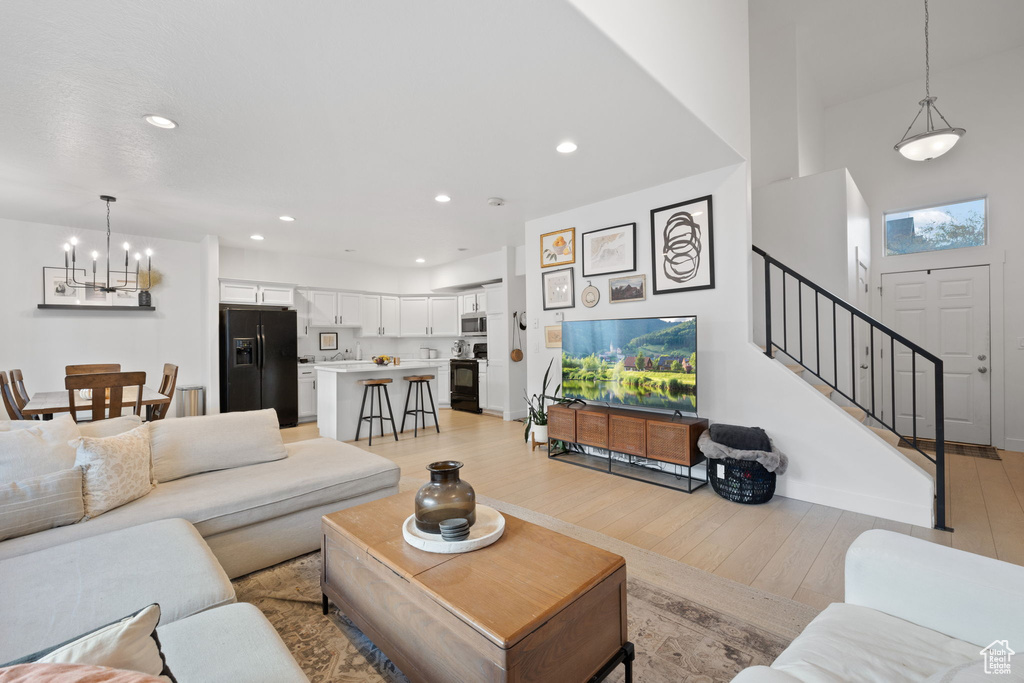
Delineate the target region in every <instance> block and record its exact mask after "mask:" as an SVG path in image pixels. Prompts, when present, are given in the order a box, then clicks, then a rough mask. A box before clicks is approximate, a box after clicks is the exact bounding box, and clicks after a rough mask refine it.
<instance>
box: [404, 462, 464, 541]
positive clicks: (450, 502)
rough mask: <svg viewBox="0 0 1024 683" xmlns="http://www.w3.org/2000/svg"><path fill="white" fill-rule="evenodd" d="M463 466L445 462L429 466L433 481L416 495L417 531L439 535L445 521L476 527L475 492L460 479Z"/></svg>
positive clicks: (459, 463)
mask: <svg viewBox="0 0 1024 683" xmlns="http://www.w3.org/2000/svg"><path fill="white" fill-rule="evenodd" d="M460 469H462V463H461V462H457V461H455V460H442V461H440V462H432V463H430V464H429V465H427V470H428V471H429V472H430V481H428V482H427V483H426V484H424V485H423V486H421V487H420V490H419V491H417V492H416V511H415V514H414V517H415V518H416V528H417V529H419V530H420V531H425V532H427V533H429V534H440V533H441V527H440V524H441V522H443V521H444V520H446V519H455V518H457V517H461V518H463V519H465V520H466V521H467V522H469V526H470V527H472V526H473V525H474V524H476V492H475V491H473V487H472V486H470V485H469V484H468V483H467V482H465V481H463V480H462V479H460V478H459V470H460Z"/></svg>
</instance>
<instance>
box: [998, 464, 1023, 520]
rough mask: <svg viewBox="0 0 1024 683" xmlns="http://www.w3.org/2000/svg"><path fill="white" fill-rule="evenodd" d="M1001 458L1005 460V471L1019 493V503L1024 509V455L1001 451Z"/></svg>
mask: <svg viewBox="0 0 1024 683" xmlns="http://www.w3.org/2000/svg"><path fill="white" fill-rule="evenodd" d="M999 456H1000V457H1001V458H1002V459H1003V470H1004V471H1005V472H1006V476H1007V478H1008V479H1009V480H1010V485H1011V486H1013V490H1014V491H1015V492H1016V493H1017V501H1018V502H1019V503H1020V504H1021V507H1024V453H1017V452H1014V451H999Z"/></svg>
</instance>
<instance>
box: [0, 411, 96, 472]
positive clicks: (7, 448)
mask: <svg viewBox="0 0 1024 683" xmlns="http://www.w3.org/2000/svg"><path fill="white" fill-rule="evenodd" d="M7 426H8V427H9V431H0V482H11V481H22V480H24V479H31V478H32V477H38V476H39V475H41V474H49V473H50V472H59V471H60V470H68V469H71V468H72V467H74V466H75V449H74V447H73V446H70V445H68V442H69V441H73V440H74V439H77V438H78V437H79V436H80V435H81V434H80V432H79V431H78V425H77V424H75V421H74V420H72V419H71V416H70V415H60V416H58V417H55V418H54V419H52V420H41V421H35V420H32V421H21V422H8V423H7Z"/></svg>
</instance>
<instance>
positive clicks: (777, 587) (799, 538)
mask: <svg viewBox="0 0 1024 683" xmlns="http://www.w3.org/2000/svg"><path fill="white" fill-rule="evenodd" d="M840 515H842V510H838V509H836V508H830V507H826V506H824V505H814V506H812V507H811V509H810V510H808V511H807V514H806V515H804V516H803V519H801V520H800V523H799V524H798V525H797V526H796V528H795V529H794V530H793V533H792V534H790V535H789V538H787V539H786V540H785V541H784V542H783V543H782V545H781V546H780V547H779V549H778V550H777V551H776V552H775V554H774V555H772V558H771V559H770V560H768V563H767V564H765V566H764V568H763V569H762V570H761V571H760V572H759V573H758V575H757V577H756V578H755V579H754V580H753V582H751V584H750V585H751V586H753V587H754V588H760V589H761V590H763V591H768V592H769V593H774V594H775V595H782V596H785V597H787V598H791V597H793V595H794V594H795V593H796V591H797V589H798V588H800V584H801V583H803V580H804V578H805V577H806V576H807V572H808V571H809V570H810V568H811V565H812V564H814V560H815V559H816V558H817V557H818V554H819V553H820V552H821V549H822V547H824V545H825V541H827V540H828V537H829V535H830V534H831V533H832V530H833V529H834V528H835V526H836V522H838V521H839V517H840Z"/></svg>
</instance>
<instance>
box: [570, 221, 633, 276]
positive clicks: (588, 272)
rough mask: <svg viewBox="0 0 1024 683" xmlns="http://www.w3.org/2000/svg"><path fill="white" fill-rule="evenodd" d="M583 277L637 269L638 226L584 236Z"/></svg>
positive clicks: (604, 229) (604, 230)
mask: <svg viewBox="0 0 1024 683" xmlns="http://www.w3.org/2000/svg"><path fill="white" fill-rule="evenodd" d="M580 239H581V240H582V244H583V246H582V248H583V252H582V254H583V277H593V276H595V275H611V274H613V273H630V272H632V271H634V270H636V223H626V224H625V225H614V226H612V227H610V228H601V229H600V230H591V231H590V232H585V233H583V234H582V235H580Z"/></svg>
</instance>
